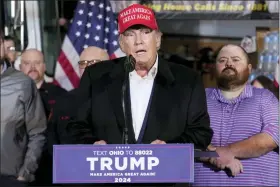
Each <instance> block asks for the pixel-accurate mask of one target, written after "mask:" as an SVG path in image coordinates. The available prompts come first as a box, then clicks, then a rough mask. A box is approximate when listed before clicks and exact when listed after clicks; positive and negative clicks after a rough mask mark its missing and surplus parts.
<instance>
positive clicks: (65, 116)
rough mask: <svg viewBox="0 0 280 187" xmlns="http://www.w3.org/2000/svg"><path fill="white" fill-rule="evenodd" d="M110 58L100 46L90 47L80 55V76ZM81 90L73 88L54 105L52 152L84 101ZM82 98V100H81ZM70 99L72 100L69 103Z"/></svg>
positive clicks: (51, 136)
mask: <svg viewBox="0 0 280 187" xmlns="http://www.w3.org/2000/svg"><path fill="white" fill-rule="evenodd" d="M106 60H109V55H108V53H107V52H106V51H105V50H103V49H101V48H98V47H93V46H91V47H88V48H86V49H84V51H83V52H82V53H81V55H80V61H79V62H78V63H79V72H80V76H82V75H83V73H84V70H85V68H86V67H88V66H91V65H93V64H95V63H98V62H101V61H106ZM78 91H79V90H78V89H77V88H76V89H73V90H71V91H69V92H68V93H67V95H65V96H64V97H63V98H59V100H58V102H57V103H56V104H55V105H54V108H53V111H52V115H51V116H50V119H49V122H48V124H49V125H48V128H49V129H48V144H49V146H50V147H49V151H50V152H52V146H53V145H55V144H63V142H66V141H64V140H63V134H65V128H66V126H67V123H68V122H69V120H71V119H74V117H75V115H76V113H77V111H76V110H77V109H78V107H79V105H80V104H81V103H82V101H81V100H83V98H78V97H79V94H78V93H79V92H78ZM80 99H81V100H80ZM69 101H71V102H70V103H69Z"/></svg>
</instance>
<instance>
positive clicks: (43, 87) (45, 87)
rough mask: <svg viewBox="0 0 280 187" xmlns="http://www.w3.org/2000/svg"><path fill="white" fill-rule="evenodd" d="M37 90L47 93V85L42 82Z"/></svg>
mask: <svg viewBox="0 0 280 187" xmlns="http://www.w3.org/2000/svg"><path fill="white" fill-rule="evenodd" d="M39 90H41V91H44V92H46V93H47V92H48V88H47V83H46V82H45V81H43V82H42V84H41V86H40V88H39Z"/></svg>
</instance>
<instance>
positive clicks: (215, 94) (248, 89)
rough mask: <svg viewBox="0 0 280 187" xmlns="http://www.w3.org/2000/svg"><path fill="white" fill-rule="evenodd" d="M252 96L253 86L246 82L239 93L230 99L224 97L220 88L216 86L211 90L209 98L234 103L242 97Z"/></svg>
mask: <svg viewBox="0 0 280 187" xmlns="http://www.w3.org/2000/svg"><path fill="white" fill-rule="evenodd" d="M252 96H253V87H252V85H250V84H246V86H245V87H244V89H243V91H242V92H241V94H240V95H239V96H238V97H236V98H234V99H232V100H228V99H226V98H225V97H224V96H223V94H222V92H221V90H220V89H218V88H215V89H213V90H212V92H211V93H210V98H212V99H214V100H218V101H220V102H222V103H227V104H235V103H238V102H240V101H241V100H243V99H246V98H250V97H252Z"/></svg>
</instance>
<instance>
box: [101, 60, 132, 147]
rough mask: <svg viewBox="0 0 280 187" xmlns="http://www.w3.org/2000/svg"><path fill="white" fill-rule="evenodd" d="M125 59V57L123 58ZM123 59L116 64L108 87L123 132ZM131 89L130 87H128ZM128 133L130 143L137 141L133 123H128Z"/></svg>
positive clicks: (109, 78)
mask: <svg viewBox="0 0 280 187" xmlns="http://www.w3.org/2000/svg"><path fill="white" fill-rule="evenodd" d="M123 59H124V58H123ZM123 63H124V61H123V60H120V61H119V62H118V64H115V65H114V67H113V70H112V73H111V74H110V76H109V77H108V87H107V93H108V97H109V100H110V103H111V105H112V108H113V110H114V113H115V117H116V120H117V125H118V127H119V130H120V133H121V134H122V133H123V128H124V113H123V108H122V102H121V101H122V85H123V81H124V75H125V73H124V68H123ZM128 90H129V87H128ZM128 129H129V131H128V133H129V143H135V142H136V140H135V136H134V132H133V126H132V124H128Z"/></svg>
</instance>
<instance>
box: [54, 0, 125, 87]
mask: <svg viewBox="0 0 280 187" xmlns="http://www.w3.org/2000/svg"><path fill="white" fill-rule="evenodd" d="M88 46H96V47H100V48H102V49H105V50H107V52H108V54H109V55H110V57H111V58H117V57H121V56H124V53H123V52H122V51H121V50H120V48H119V44H118V30H117V22H116V19H115V16H114V13H113V11H112V7H111V4H110V2H109V1H108V0H94V1H93V0H92V1H79V2H78V4H77V7H76V10H75V15H74V17H73V20H72V23H71V26H70V29H69V31H68V33H67V35H66V36H65V38H64V41H63V44H62V49H61V52H60V55H59V57H58V61H57V64H56V68H55V76H54V83H55V84H57V85H59V86H61V87H62V88H64V89H66V90H68V91H69V90H72V89H73V88H77V87H78V86H79V82H80V76H79V66H78V61H79V56H80V54H81V52H82V51H83V50H84V49H85V48H87V47H88Z"/></svg>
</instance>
